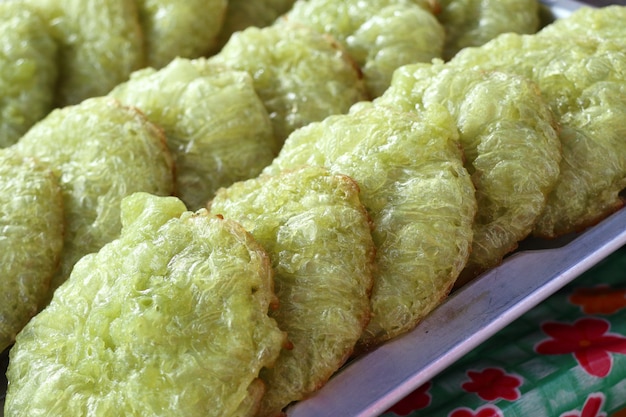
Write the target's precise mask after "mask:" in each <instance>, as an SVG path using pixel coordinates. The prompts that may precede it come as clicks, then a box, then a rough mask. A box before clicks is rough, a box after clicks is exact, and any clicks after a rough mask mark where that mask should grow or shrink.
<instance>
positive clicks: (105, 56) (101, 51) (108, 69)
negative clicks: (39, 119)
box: [25, 0, 145, 107]
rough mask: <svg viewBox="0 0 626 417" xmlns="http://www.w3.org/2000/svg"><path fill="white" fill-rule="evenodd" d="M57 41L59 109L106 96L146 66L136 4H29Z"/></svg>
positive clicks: (34, 0)
mask: <svg viewBox="0 0 626 417" xmlns="http://www.w3.org/2000/svg"><path fill="white" fill-rule="evenodd" d="M25 3H26V4H27V5H30V6H31V7H32V8H33V9H35V11H37V12H38V13H39V14H40V15H41V17H42V18H43V20H44V21H45V23H46V24H47V26H48V27H49V28H50V32H51V34H52V36H53V38H54V40H55V41H56V42H57V45H58V48H59V56H58V61H57V65H59V80H58V90H57V92H56V100H55V104H56V105H57V106H59V107H63V106H67V105H72V104H78V103H80V102H81V101H83V100H85V99H87V98H90V97H97V96H102V95H105V94H107V93H108V92H109V91H110V90H111V89H112V88H113V87H115V86H116V85H117V84H119V83H121V82H123V81H126V79H127V78H128V76H129V75H130V73H131V72H133V71H135V70H138V69H139V68H142V67H143V66H144V65H145V56H144V47H143V36H142V32H141V26H140V24H139V15H138V12H137V6H136V4H135V2H134V1H128V0H63V1H58V0H25Z"/></svg>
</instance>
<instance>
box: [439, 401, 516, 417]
mask: <svg viewBox="0 0 626 417" xmlns="http://www.w3.org/2000/svg"><path fill="white" fill-rule="evenodd" d="M448 417H504V413H503V412H502V410H500V409H499V408H498V407H496V406H494V405H491V404H487V405H483V406H482V407H480V408H478V409H477V410H476V411H474V410H472V409H470V408H467V407H461V408H457V409H456V410H453V411H452V412H451V413H450V414H449V416H448Z"/></svg>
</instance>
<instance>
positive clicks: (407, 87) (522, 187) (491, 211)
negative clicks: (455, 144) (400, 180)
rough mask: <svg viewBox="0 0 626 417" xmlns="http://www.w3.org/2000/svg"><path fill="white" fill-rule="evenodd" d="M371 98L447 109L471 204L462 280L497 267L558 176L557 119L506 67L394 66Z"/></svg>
mask: <svg viewBox="0 0 626 417" xmlns="http://www.w3.org/2000/svg"><path fill="white" fill-rule="evenodd" d="M375 103H376V104H377V105H387V106H398V107H400V108H401V109H404V110H407V111H415V112H422V111H424V109H427V108H429V107H431V106H439V105H444V106H445V107H446V108H447V109H448V110H449V111H450V114H451V115H452V116H453V118H454V120H455V121H456V124H457V127H458V130H459V133H460V142H461V146H462V147H463V153H464V155H465V167H466V168H467V170H468V171H469V173H470V174H471V175H472V181H473V182H474V186H475V187H476V199H477V202H478V212H477V216H476V220H475V221H474V226H473V227H474V239H473V243H472V253H471V255H470V259H469V261H468V265H467V266H466V267H465V270H464V271H463V274H462V280H463V281H467V280H469V279H471V278H473V277H475V276H476V275H478V274H480V273H482V272H484V271H486V270H488V269H490V268H493V267H495V266H497V265H499V264H500V263H501V261H502V259H503V257H504V256H505V255H506V254H508V253H510V252H511V251H513V250H514V249H515V248H516V247H517V244H518V242H519V241H521V240H522V239H524V238H526V237H527V236H528V235H529V234H530V233H531V231H532V229H533V227H534V226H535V223H536V221H537V219H538V218H539V216H540V215H541V212H542V211H543V209H544V207H545V202H546V196H547V194H548V193H549V192H550V191H551V190H552V188H553V187H554V185H555V183H556V180H557V177H558V175H559V163H560V162H561V143H560V141H559V136H558V131H557V126H556V120H555V118H554V115H553V114H552V112H551V111H550V108H549V106H548V104H547V103H546V102H545V101H544V100H543V97H542V96H541V94H540V92H539V88H538V87H537V85H536V84H535V83H533V82H531V81H530V80H528V79H527V78H524V77H521V76H519V75H514V74H511V73H505V72H497V71H491V72H485V71H480V70H474V69H467V68H458V67H453V66H450V65H446V64H444V63H443V62H441V61H439V62H435V63H433V64H414V65H407V66H404V67H402V68H400V69H398V70H397V71H396V73H395V74H394V79H393V82H392V85H391V87H390V88H389V90H387V91H386V92H385V94H384V95H383V97H381V98H380V99H379V100H376V101H375Z"/></svg>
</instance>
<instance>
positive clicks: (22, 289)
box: [0, 150, 63, 351]
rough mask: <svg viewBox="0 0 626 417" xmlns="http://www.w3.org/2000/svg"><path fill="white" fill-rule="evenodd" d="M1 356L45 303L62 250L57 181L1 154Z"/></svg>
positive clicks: (30, 164)
mask: <svg viewBox="0 0 626 417" xmlns="http://www.w3.org/2000/svg"><path fill="white" fill-rule="evenodd" d="M0 236H1V238H0V287H1V288H2V291H0V351H2V350H4V349H5V348H7V347H8V346H9V345H10V344H12V343H13V341H14V340H15V335H16V334H17V333H18V332H19V331H20V330H21V329H22V327H23V326H24V325H25V324H26V323H27V322H28V320H29V319H30V318H31V317H32V316H33V315H34V314H35V313H36V312H37V311H38V309H39V307H40V305H41V304H42V303H43V301H44V300H45V299H46V294H47V292H48V286H49V285H50V279H51V278H52V275H53V274H54V272H55V270H56V268H57V266H58V262H59V257H60V255H61V248H62V246H63V204H62V199H61V189H60V188H59V183H58V180H57V178H56V177H55V176H54V174H53V173H52V171H50V170H49V169H47V168H46V167H45V166H44V165H42V164H39V163H36V162H35V161H32V160H24V159H22V158H19V157H16V156H14V155H12V154H11V153H10V152H9V150H4V151H0Z"/></svg>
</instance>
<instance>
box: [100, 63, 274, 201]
mask: <svg viewBox="0 0 626 417" xmlns="http://www.w3.org/2000/svg"><path fill="white" fill-rule="evenodd" d="M110 95H111V96H113V97H115V98H117V99H119V100H120V101H121V102H122V103H124V104H126V105H129V106H134V107H137V108H139V109H141V111H142V112H143V113H145V114H146V116H147V117H148V119H149V120H151V121H152V122H154V123H155V124H158V125H159V126H161V127H162V128H163V130H164V131H165V135H166V137H167V144H168V147H169V149H170V151H171V153H172V155H173V157H174V163H175V165H176V195H177V196H179V197H180V198H181V200H183V201H184V202H185V204H186V205H187V207H188V208H189V209H190V210H197V209H199V208H201V207H204V206H205V205H206V203H207V202H208V201H209V199H211V198H212V197H213V194H214V193H215V191H217V189H218V188H219V187H226V186H228V185H230V184H232V183H233V182H235V181H240V180H245V179H248V178H252V177H254V176H256V175H258V174H259V173H260V172H261V170H262V169H263V168H265V166H267V165H269V164H270V162H272V159H273V158H274V157H275V156H276V154H277V153H278V144H277V143H276V140H275V138H274V132H273V131H272V125H271V122H270V119H269V115H268V114H267V111H266V110H265V107H264V106H263V103H262V102H261V100H260V99H259V97H258V96H257V95H256V93H255V91H254V87H253V85H252V78H251V77H250V76H249V75H248V73H246V72H242V71H232V70H229V69H224V68H223V67H221V66H215V65H211V64H209V63H207V61H206V60H204V59H196V60H188V59H182V58H178V59H176V60H174V61H172V62H171V63H170V64H169V65H168V66H166V67H165V68H163V69H161V70H159V71H156V70H154V69H144V70H140V71H138V72H136V73H133V74H132V75H131V79H130V81H128V82H126V83H124V84H122V85H119V86H118V87H116V88H115V89H114V90H113V91H112V92H111V93H110Z"/></svg>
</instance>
